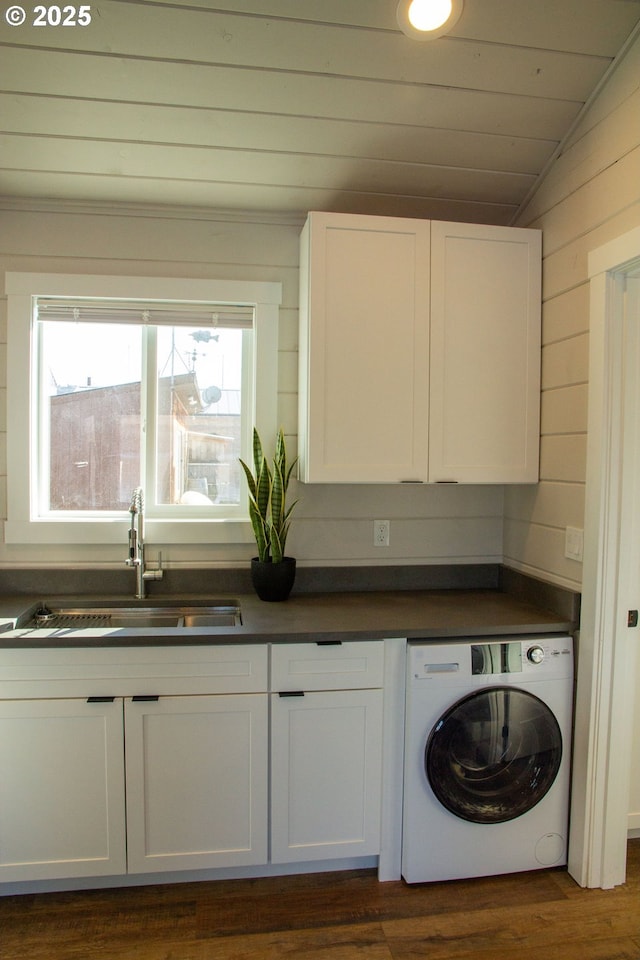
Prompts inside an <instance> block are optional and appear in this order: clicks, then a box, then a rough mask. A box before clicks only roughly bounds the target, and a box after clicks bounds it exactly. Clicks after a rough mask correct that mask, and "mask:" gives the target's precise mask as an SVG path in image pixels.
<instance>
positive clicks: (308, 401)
mask: <svg viewBox="0 0 640 960" xmlns="http://www.w3.org/2000/svg"><path fill="white" fill-rule="evenodd" d="M300 273H301V295H300V315H301V324H300V385H299V396H300V430H299V444H300V449H299V453H300V464H301V474H300V476H301V479H302V480H305V481H307V482H309V483H318V482H338V483H339V482H352V483H368V482H379V483H385V482H387V483H388V482H396V481H399V480H425V479H426V464H427V446H428V425H427V418H426V411H427V409H428V403H429V377H428V370H429V336H428V325H427V317H428V312H429V224H428V223H426V222H424V221H420V220H403V219H395V218H390V217H366V216H351V215H348V214H340V215H338V214H325V213H312V214H310V216H309V219H308V221H307V224H306V226H305V228H304V231H303V234H302V247H301V262H300Z"/></svg>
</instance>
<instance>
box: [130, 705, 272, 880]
mask: <svg viewBox="0 0 640 960" xmlns="http://www.w3.org/2000/svg"><path fill="white" fill-rule="evenodd" d="M267 719H268V699H267V694H266V693H265V694H239V695H237V696H235V695H222V696H211V697H210V696H197V697H161V698H160V699H159V700H157V701H155V702H153V701H152V702H149V701H144V700H140V701H138V700H135V699H133V700H128V701H126V703H125V733H126V745H127V750H126V757H127V761H126V764H127V827H128V864H129V872H130V873H148V872H153V871H161V870H187V869H200V868H207V867H223V866H235V865H246V864H261V863H266V861H267V799H268V791H267V758H268V737H267Z"/></svg>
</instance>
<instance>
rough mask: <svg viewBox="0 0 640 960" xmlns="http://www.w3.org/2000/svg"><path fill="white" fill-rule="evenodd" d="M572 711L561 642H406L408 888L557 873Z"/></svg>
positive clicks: (569, 670) (562, 859)
mask: <svg viewBox="0 0 640 960" xmlns="http://www.w3.org/2000/svg"><path fill="white" fill-rule="evenodd" d="M572 707H573V643H572V639H571V637H569V636H530V637H526V638H521V637H517V638H516V637H501V638H500V637H491V638H480V639H470V640H465V641H455V642H445V641H440V640H437V641H434V642H426V641H416V642H412V643H410V644H409V649H408V657H407V705H406V730H405V768H404V818H403V829H402V875H403V877H404V879H405V880H406V881H407V882H408V883H423V882H425V881H430V880H451V879H455V878H461V877H478V876H490V875H493V874H499V873H513V872H516V871H521V870H535V869H540V868H542V867H550V866H558V865H562V864H564V863H566V855H567V824H568V811H569V778H570V757H571V723H572Z"/></svg>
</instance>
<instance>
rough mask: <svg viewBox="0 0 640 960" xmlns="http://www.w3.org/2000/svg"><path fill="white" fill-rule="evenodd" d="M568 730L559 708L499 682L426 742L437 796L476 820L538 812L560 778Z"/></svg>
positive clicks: (459, 708) (449, 716) (452, 714)
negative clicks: (563, 728)
mask: <svg viewBox="0 0 640 960" xmlns="http://www.w3.org/2000/svg"><path fill="white" fill-rule="evenodd" d="M561 759H562V734H561V733H560V727H559V726H558V722H557V720H556V718H555V717H554V715H553V714H552V712H551V710H550V709H549V708H548V707H547V706H546V704H544V703H543V702H542V700H539V699H538V697H535V696H534V695H533V694H531V693H528V692H527V691H525V690H517V689H513V688H511V687H492V688H489V689H485V690H481V691H480V692H478V693H473V694H471V695H470V696H467V697H464V698H463V699H462V700H460V701H458V703H456V704H454V705H453V706H452V707H450V708H449V709H448V710H447V712H446V713H445V714H443V716H442V717H441V718H440V720H438V722H437V723H436V725H435V727H434V728H433V730H432V731H431V734H430V735H429V739H428V741H427V745H426V748H425V760H424V762H425V770H426V774H427V778H428V780H429V783H430V785H431V789H432V790H433V792H434V794H435V795H436V797H437V798H438V800H439V801H440V803H442V804H443V806H445V807H446V808H447V809H448V810H450V811H451V813H454V814H455V815H456V816H457V817H460V818H461V819H463V820H469V821H471V822H472V823H504V822H505V821H506V820H514V819H515V818H516V817H520V816H522V814H523V813H526V812H527V811H528V810H531V808H532V807H534V806H535V805H536V804H537V803H539V802H540V800H542V798H543V797H544V795H545V794H546V793H547V791H548V790H549V788H550V787H551V785H552V784H553V781H554V780H555V778H556V775H557V773H558V770H559V768H560V761H561Z"/></svg>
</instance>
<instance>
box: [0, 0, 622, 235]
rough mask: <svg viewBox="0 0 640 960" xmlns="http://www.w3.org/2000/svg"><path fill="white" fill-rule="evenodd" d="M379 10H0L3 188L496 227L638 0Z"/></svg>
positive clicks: (383, 1) (278, 5) (248, 4)
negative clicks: (71, 16)
mask: <svg viewBox="0 0 640 960" xmlns="http://www.w3.org/2000/svg"><path fill="white" fill-rule="evenodd" d="M22 2H23V3H24V0H22ZM7 5H8V4H7ZM61 5H62V4H61ZM395 8H396V0H133V2H132V0H91V4H90V12H91V23H90V24H89V25H88V26H84V27H83V26H79V25H77V26H66V27H64V26H53V25H47V26H33V25H32V21H33V13H32V11H33V9H34V5H33V4H32V5H31V6H29V7H28V8H27V14H28V15H27V22H26V23H25V24H24V25H22V26H11V25H10V24H9V23H7V22H6V18H3V19H2V24H1V26H0V46H1V47H2V49H1V50H0V195H1V196H3V197H8V198H16V197H36V198H49V199H59V200H66V201H90V202H106V203H126V204H131V203H149V204H154V205H158V204H172V205H173V204H179V205H186V206H193V207H212V208H218V209H221V208H222V209H232V210H238V211H240V210H255V211H262V212H263V213H265V214H276V213H277V214H287V215H294V216H297V215H300V216H302V215H303V214H304V213H305V212H306V211H307V210H335V211H350V212H361V213H379V214H387V215H398V216H417V217H427V218H428V217H433V218H437V219H451V220H468V221H472V222H487V223H510V222H512V221H513V218H514V216H516V215H517V211H518V209H519V207H520V205H521V204H522V203H523V201H524V200H525V198H527V196H529V195H530V193H531V191H533V190H535V185H536V182H537V180H538V178H539V177H540V176H541V174H542V173H543V172H544V170H545V168H546V166H547V165H548V164H549V162H550V160H551V159H552V158H553V157H554V154H555V153H556V152H557V150H558V149H559V148H560V145H561V144H562V142H563V140H564V139H565V138H566V136H567V134H568V132H569V131H570V130H571V128H572V126H573V124H574V123H575V121H576V118H577V117H578V116H579V114H580V112H581V110H582V109H583V107H584V104H585V103H586V102H588V101H589V98H590V97H591V96H592V95H593V93H594V91H595V90H597V89H598V87H599V85H600V84H601V82H602V81H603V78H604V77H605V76H606V75H607V72H608V71H609V70H610V69H612V63H614V62H615V58H616V57H617V56H618V55H619V54H620V52H621V51H623V50H624V49H625V46H626V45H627V44H628V43H629V41H630V39H631V38H632V37H633V36H634V35H635V34H636V33H637V32H638V29H639V28H640V2H639V0H465V5H464V10H463V13H462V17H461V18H460V20H459V22H458V23H457V25H456V26H455V28H454V30H453V32H452V33H451V34H450V35H448V36H445V37H442V38H440V39H438V40H435V41H431V42H428V43H417V42H416V41H413V40H410V39H408V38H407V37H405V36H404V35H403V34H402V33H401V32H400V31H399V28H398V26H397V23H396V19H395ZM64 9H66V7H65V8H64ZM77 9H80V8H79V6H78V8H77ZM54 19H55V15H54Z"/></svg>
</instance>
